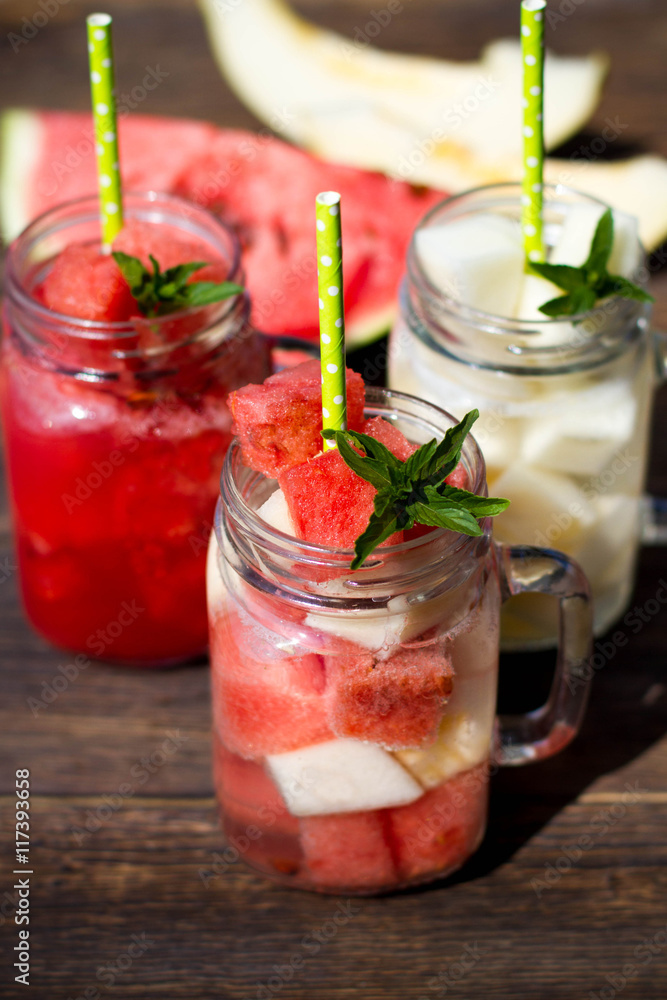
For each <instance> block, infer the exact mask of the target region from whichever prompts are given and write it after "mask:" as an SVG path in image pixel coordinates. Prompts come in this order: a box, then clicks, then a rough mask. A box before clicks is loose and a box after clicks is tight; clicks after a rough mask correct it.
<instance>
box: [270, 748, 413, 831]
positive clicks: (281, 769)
mask: <svg viewBox="0 0 667 1000" xmlns="http://www.w3.org/2000/svg"><path fill="white" fill-rule="evenodd" d="M266 763H267V766H268V768H269V771H270V772H271V776H272V777H273V779H274V781H275V782H276V785H277V786H278V788H279V789H280V793H281V795H282V797H283V798H284V800H285V802H286V803H287V806H288V808H289V810H290V812H291V813H292V814H293V815H294V816H322V815H325V814H328V813H341V812H361V811H363V810H365V809H383V808H385V807H386V806H395V805H403V804H404V803H406V802H414V800H415V799H417V798H419V796H420V795H422V788H421V786H420V785H419V784H418V782H416V781H415V779H414V778H413V777H412V776H411V775H410V774H408V772H407V771H406V770H405V768H403V767H401V765H400V764H399V763H398V761H396V760H395V759H394V758H393V757H392V756H391V754H388V753H386V752H385V751H384V750H382V749H381V747H377V746H373V745H372V744H369V743H361V742H360V741H359V740H328V741H327V742H325V743H318V744H317V745H316V746H310V747H301V748H300V749H298V750H293V751H292V752H291V753H280V754H269V756H267V758H266Z"/></svg>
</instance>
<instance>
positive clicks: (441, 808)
mask: <svg viewBox="0 0 667 1000" xmlns="http://www.w3.org/2000/svg"><path fill="white" fill-rule="evenodd" d="M487 787H488V771H487V769H486V768H485V766H484V765H480V766H478V767H475V768H472V769H471V770H469V771H466V772H465V773H464V774H459V775H457V776H456V777H455V778H452V779H451V780H449V781H445V782H444V783H443V784H442V785H439V786H438V787H437V788H434V789H433V790H432V791H430V792H427V793H426V794H425V795H423V796H422V797H421V798H420V799H417V800H416V802H412V803H410V805H406V806H398V807H397V808H395V809H388V810H387V812H386V814H385V815H386V816H387V817H388V823H389V830H390V839H391V844H392V849H393V853H394V857H395V859H396V863H397V865H398V870H399V875H400V876H401V878H415V877H417V876H420V875H429V874H434V875H435V874H438V873H442V874H444V873H446V872H450V871H453V870H454V869H455V868H459V867H460V866H461V865H462V864H463V862H464V861H465V860H466V859H467V858H468V857H469V856H470V855H471V854H472V853H473V852H474V851H475V850H476V849H477V847H478V846H479V843H480V841H481V839H482V837H483V835H484V827H485V823H486V809H487V798H488V790H487Z"/></svg>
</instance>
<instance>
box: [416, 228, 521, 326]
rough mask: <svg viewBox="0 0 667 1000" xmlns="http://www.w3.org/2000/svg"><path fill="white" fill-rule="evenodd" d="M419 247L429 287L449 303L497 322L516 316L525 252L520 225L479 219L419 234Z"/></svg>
mask: <svg viewBox="0 0 667 1000" xmlns="http://www.w3.org/2000/svg"><path fill="white" fill-rule="evenodd" d="M415 247H416V251H417V256H418V258H419V260H420V262H421V265H422V267H423V269H424V271H425V273H426V275H427V276H428V278H429V279H430V281H431V282H432V283H433V284H434V285H435V286H436V287H437V288H438V289H440V291H442V292H444V294H445V295H447V296H448V297H449V298H451V299H454V300H455V301H457V302H461V303H462V304H463V305H466V306H470V307H471V308H473V309H478V310H481V311H482V312H487V313H493V314H495V315H496V316H513V315H514V310H515V307H516V303H517V300H518V297H519V289H520V285H521V277H522V274H523V265H524V252H523V247H522V245H521V233H520V230H519V225H518V223H517V222H516V221H514V220H512V219H509V218H507V217H505V216H500V215H492V214H490V213H489V214H483V213H482V214H480V215H472V216H466V217H464V218H460V219H454V220H453V221H452V222H448V223H447V224H446V225H442V226H437V225H436V226H429V227H427V228H425V229H418V230H417V232H416V234H415Z"/></svg>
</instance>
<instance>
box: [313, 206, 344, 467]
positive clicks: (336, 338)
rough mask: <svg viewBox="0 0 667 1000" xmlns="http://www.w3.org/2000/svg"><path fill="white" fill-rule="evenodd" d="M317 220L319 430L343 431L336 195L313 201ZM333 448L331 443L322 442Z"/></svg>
mask: <svg viewBox="0 0 667 1000" xmlns="http://www.w3.org/2000/svg"><path fill="white" fill-rule="evenodd" d="M315 215H316V218H317V285H318V290H319V296H320V353H321V358H322V428H323V430H329V429H330V430H335V431H340V430H345V429H346V427H347V400H346V395H345V317H344V315H343V247H342V242H341V227H340V195H339V194H338V193H337V192H336V191H323V192H321V194H318V196H317V198H316V199H315ZM325 444H326V446H327V447H329V448H335V447H336V442H335V441H326V442H325Z"/></svg>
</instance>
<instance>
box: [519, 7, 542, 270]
mask: <svg viewBox="0 0 667 1000" xmlns="http://www.w3.org/2000/svg"><path fill="white" fill-rule="evenodd" d="M546 5H547V4H546V0H522V3H521V57H522V63H523V196H522V199H521V205H522V210H521V230H522V232H523V246H524V250H525V251H526V257H527V258H528V259H529V260H538V261H539V260H544V244H543V242H542V171H543V164H544V138H543V133H544V124H543V120H542V111H543V90H544V8H545V7H546Z"/></svg>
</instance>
